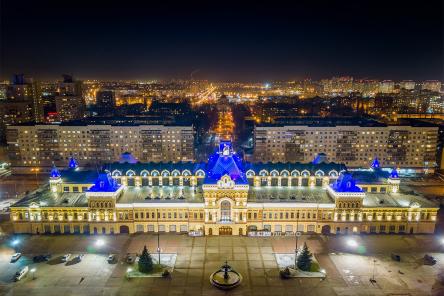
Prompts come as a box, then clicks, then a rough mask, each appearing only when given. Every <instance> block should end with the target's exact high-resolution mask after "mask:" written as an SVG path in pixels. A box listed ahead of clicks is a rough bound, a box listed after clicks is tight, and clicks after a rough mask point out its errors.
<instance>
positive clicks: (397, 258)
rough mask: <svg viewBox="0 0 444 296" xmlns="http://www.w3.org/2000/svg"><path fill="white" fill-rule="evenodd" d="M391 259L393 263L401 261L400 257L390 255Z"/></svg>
mask: <svg viewBox="0 0 444 296" xmlns="http://www.w3.org/2000/svg"><path fill="white" fill-rule="evenodd" d="M391 257H392V260H395V261H398V262H400V261H401V256H399V255H398V254H394V253H392V255H391Z"/></svg>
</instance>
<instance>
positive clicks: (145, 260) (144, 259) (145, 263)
mask: <svg viewBox="0 0 444 296" xmlns="http://www.w3.org/2000/svg"><path fill="white" fill-rule="evenodd" d="M152 270H153V259H152V258H151V255H150V254H149V253H148V250H147V248H146V246H144V247H143V251H142V255H140V258H139V271H140V272H143V273H148V272H151V271H152Z"/></svg>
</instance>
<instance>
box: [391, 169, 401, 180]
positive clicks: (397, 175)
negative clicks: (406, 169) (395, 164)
mask: <svg viewBox="0 0 444 296" xmlns="http://www.w3.org/2000/svg"><path fill="white" fill-rule="evenodd" d="M390 178H392V179H399V174H398V171H397V170H396V168H393V170H392V172H391V173H390Z"/></svg>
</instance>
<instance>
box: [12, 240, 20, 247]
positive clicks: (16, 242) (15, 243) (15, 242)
mask: <svg viewBox="0 0 444 296" xmlns="http://www.w3.org/2000/svg"><path fill="white" fill-rule="evenodd" d="M19 243H20V240H19V239H18V238H16V239H14V240H13V241H12V243H11V245H13V246H14V247H15V246H17V245H18V244H19Z"/></svg>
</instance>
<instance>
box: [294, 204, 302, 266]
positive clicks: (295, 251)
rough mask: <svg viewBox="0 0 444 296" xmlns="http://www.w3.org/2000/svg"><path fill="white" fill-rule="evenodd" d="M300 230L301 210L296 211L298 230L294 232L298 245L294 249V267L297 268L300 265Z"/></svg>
mask: <svg viewBox="0 0 444 296" xmlns="http://www.w3.org/2000/svg"><path fill="white" fill-rule="evenodd" d="M300 235H301V234H300V232H299V211H298V212H297V213H296V231H295V233H294V236H295V238H296V246H295V249H294V269H295V270H296V268H297V266H298V238H299V236H300Z"/></svg>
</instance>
